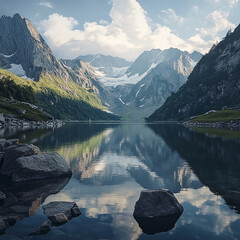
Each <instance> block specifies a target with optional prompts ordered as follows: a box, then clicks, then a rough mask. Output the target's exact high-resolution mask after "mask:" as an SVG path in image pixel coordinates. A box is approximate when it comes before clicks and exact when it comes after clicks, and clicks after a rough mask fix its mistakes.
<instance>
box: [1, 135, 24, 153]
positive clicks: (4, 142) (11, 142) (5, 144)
mask: <svg viewBox="0 0 240 240" xmlns="http://www.w3.org/2000/svg"><path fill="white" fill-rule="evenodd" d="M18 143H19V140H18V139H8V140H6V139H4V138H1V139H0V152H4V151H5V149H6V148H7V147H9V146H12V145H17V144H18Z"/></svg>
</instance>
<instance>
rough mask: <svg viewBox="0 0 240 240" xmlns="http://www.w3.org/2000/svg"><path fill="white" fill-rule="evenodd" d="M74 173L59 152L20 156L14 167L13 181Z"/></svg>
mask: <svg viewBox="0 0 240 240" xmlns="http://www.w3.org/2000/svg"><path fill="white" fill-rule="evenodd" d="M70 175H72V171H71V168H70V167H69V165H68V163H67V162H66V161H65V160H64V159H63V158H62V156H61V155H59V154H58V153H46V154H39V155H32V156H27V157H20V158H18V159H16V161H15V164H14V168H13V169H12V181H13V182H21V181H29V180H37V179H44V178H54V177H60V176H70Z"/></svg>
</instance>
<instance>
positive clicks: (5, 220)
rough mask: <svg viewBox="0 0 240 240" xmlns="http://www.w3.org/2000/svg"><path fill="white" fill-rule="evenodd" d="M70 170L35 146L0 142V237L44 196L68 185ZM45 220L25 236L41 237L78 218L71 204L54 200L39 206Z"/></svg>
mask: <svg viewBox="0 0 240 240" xmlns="http://www.w3.org/2000/svg"><path fill="white" fill-rule="evenodd" d="M71 176H72V170H71V168H70V166H69V164H68V163H67V162H66V160H65V159H63V158H62V157H61V155H59V154H58V153H44V154H43V153H41V152H40V149H39V148H38V147H37V146H34V145H32V144H20V143H19V140H18V139H0V179H1V181H0V235H1V234H4V233H5V231H6V230H7V229H8V228H10V227H11V226H13V225H15V224H16V222H17V221H19V220H21V219H23V218H24V217H28V216H32V215H34V213H35V212H36V211H37V210H38V209H39V208H40V206H41V204H42V203H43V202H44V200H45V199H46V198H47V196H49V195H51V194H54V193H58V192H59V191H61V189H62V188H63V187H64V186H65V185H66V184H67V183H68V182H69V180H70V178H71ZM43 209H44V214H45V215H46V216H47V217H48V219H49V220H48V221H47V222H44V223H43V224H42V225H41V226H39V227H38V228H37V229H35V230H34V231H33V232H31V233H30V234H29V235H41V234H46V233H48V232H49V231H51V229H52V227H57V226H59V225H62V224H65V223H67V222H69V221H70V220H71V219H72V218H75V217H78V216H80V215H81V211H80V209H79V208H78V206H77V204H76V203H75V202H62V201H56V202H51V203H48V204H47V205H44V206H43Z"/></svg>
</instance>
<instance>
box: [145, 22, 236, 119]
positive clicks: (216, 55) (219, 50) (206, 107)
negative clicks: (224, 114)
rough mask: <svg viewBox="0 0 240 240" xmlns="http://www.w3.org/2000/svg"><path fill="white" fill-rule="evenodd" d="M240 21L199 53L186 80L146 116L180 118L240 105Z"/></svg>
mask: <svg viewBox="0 0 240 240" xmlns="http://www.w3.org/2000/svg"><path fill="white" fill-rule="evenodd" d="M239 96H240V25H239V26H238V27H237V28H236V29H235V30H234V32H233V33H231V32H228V33H227V35H226V37H225V38H224V39H223V40H222V41H221V42H220V43H219V44H218V45H214V46H213V47H212V49H211V50H210V51H209V53H208V54H206V55H205V56H203V57H202V59H201V60H200V61H199V63H198V64H197V66H196V67H195V68H194V70H193V72H192V73H191V75H190V76H189V78H188V81H187V82H186V84H185V85H184V86H183V87H181V88H180V89H179V91H177V92H176V93H175V94H173V95H172V96H171V97H170V98H169V99H168V100H167V101H166V102H165V103H164V105H163V106H162V107H160V108H159V109H158V110H157V111H156V112H155V113H154V114H152V115H151V116H150V117H149V118H148V120H149V121H156V120H183V119H186V118H189V117H191V116H195V115H199V114H203V113H206V112H208V111H210V110H221V109H222V108H226V107H228V108H236V109H239V108H240V100H239Z"/></svg>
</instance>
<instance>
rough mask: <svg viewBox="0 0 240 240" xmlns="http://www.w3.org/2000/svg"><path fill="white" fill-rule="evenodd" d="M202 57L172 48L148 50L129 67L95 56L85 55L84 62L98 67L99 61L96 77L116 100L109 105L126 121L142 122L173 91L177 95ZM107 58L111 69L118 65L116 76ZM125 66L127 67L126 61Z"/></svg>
mask: <svg viewBox="0 0 240 240" xmlns="http://www.w3.org/2000/svg"><path fill="white" fill-rule="evenodd" d="M98 56H101V58H100V57H98ZM201 57H202V54H201V53H198V52H193V53H191V54H190V53H188V52H186V51H180V50H179V49H175V48H170V49H167V50H163V51H161V50H160V49H153V50H151V51H145V52H143V53H142V54H141V55H140V56H139V57H138V58H137V59H136V60H135V61H134V62H133V63H132V64H131V65H130V66H129V67H126V66H125V67H124V65H120V64H118V65H117V64H115V62H117V60H119V59H118V58H116V59H115V58H110V57H108V56H102V55H95V56H93V55H91V58H89V57H87V56H86V57H84V56H83V57H82V59H85V60H86V59H87V60H88V62H89V63H90V64H91V65H92V64H93V63H94V64H93V65H95V66H96V62H95V61H96V59H98V60H99V61H98V62H97V66H98V70H97V72H96V76H98V77H99V78H100V81H101V82H102V83H104V84H105V85H107V86H109V87H110V92H111V93H113V94H112V96H113V98H114V99H113V100H112V103H108V105H109V109H110V110H111V111H112V112H114V113H117V114H120V115H121V116H122V117H123V118H124V119H128V120H129V119H130V120H139V119H143V118H144V117H146V116H148V115H149V114H151V113H152V112H154V111H155V110H156V109H157V108H158V107H159V106H160V105H161V104H163V103H164V101H165V99H166V98H167V97H168V96H170V95H171V93H172V92H176V91H177V90H178V89H179V87H180V86H182V84H184V83H185V82H186V80H187V77H188V76H189V74H190V73H191V72H192V70H193V68H194V66H195V65H196V64H197V62H198V61H199V60H200V59H201ZM100 59H101V60H100ZM103 59H107V64H108V66H114V67H112V69H113V70H114V71H112V74H113V75H111V74H110V72H108V74H105V72H104V70H103V69H104V66H105V62H104V63H103ZM113 59H115V60H114V61H113V62H112V63H111V64H110V63H109V61H110V60H113ZM90 60H91V61H93V63H92V62H91V61H90ZM101 64H103V65H102V67H101ZM125 64H126V65H127V63H126V62H125ZM99 72H101V73H102V75H101V74H99ZM111 99H112V98H111Z"/></svg>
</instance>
